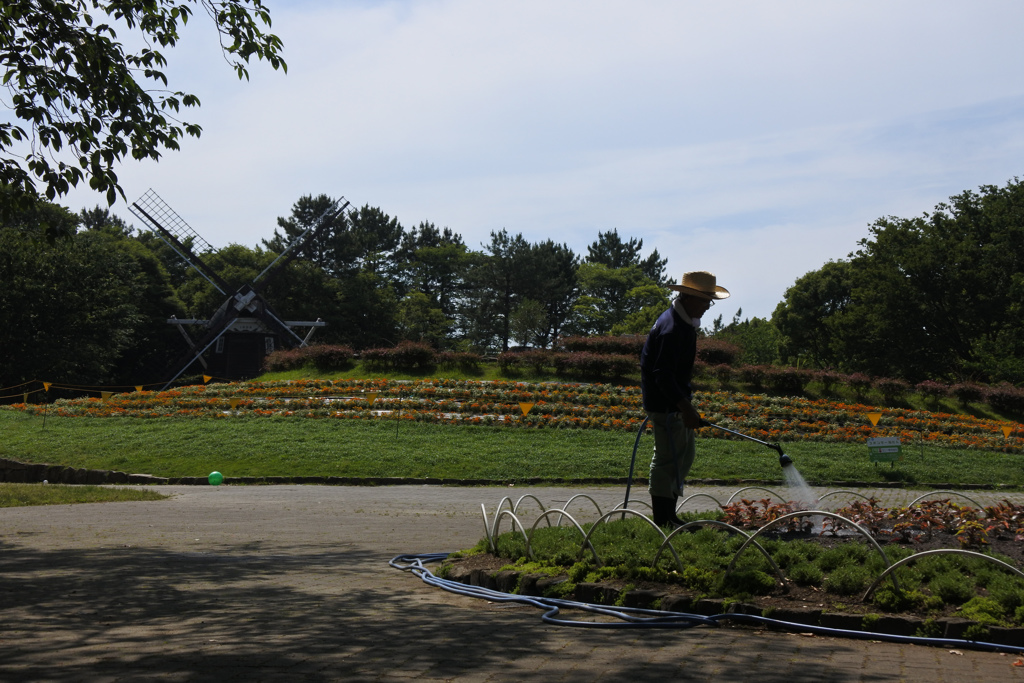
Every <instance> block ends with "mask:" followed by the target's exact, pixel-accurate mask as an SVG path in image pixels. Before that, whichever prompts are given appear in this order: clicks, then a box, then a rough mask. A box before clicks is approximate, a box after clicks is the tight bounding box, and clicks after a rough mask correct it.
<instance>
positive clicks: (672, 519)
mask: <svg viewBox="0 0 1024 683" xmlns="http://www.w3.org/2000/svg"><path fill="white" fill-rule="evenodd" d="M675 506H676V501H675V499H674V498H665V497H664V496H651V510H652V513H653V514H652V519H653V520H654V523H655V524H657V525H658V526H660V527H669V528H672V529H674V528H676V527H677V526H679V524H677V520H676V507H675Z"/></svg>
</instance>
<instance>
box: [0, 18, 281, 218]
mask: <svg viewBox="0 0 1024 683" xmlns="http://www.w3.org/2000/svg"><path fill="white" fill-rule="evenodd" d="M197 5H198V6H200V7H202V8H203V9H204V10H205V11H206V13H207V14H208V15H209V16H210V18H211V20H212V21H213V23H214V25H215V26H216V28H217V31H218V33H219V35H220V44H221V48H222V50H223V54H224V57H225V59H226V60H227V62H228V64H229V65H230V66H231V67H232V68H234V70H235V72H236V73H237V75H238V77H239V78H240V79H241V78H245V79H248V77H249V72H248V64H249V62H250V60H251V59H252V58H253V57H255V58H256V59H258V60H261V61H266V62H267V63H268V64H270V65H271V66H272V67H273V68H274V69H282V70H284V71H287V64H286V63H285V61H284V59H282V57H281V51H282V43H281V39H280V38H278V37H277V36H276V35H273V34H272V33H270V32H269V29H270V27H271V20H270V12H269V10H268V9H267V7H266V6H265V5H264V4H263V2H262V1H261V0H227V1H226V2H213V1H212V0H184V1H179V2H175V1H174V0H71V1H64V2H61V1H56V0H13V1H8V0H4V1H3V2H0V70H2V74H3V75H2V82H0V83H2V86H3V88H4V89H5V90H6V96H5V97H0V104H2V106H3V107H4V108H6V109H7V110H8V112H9V113H10V115H9V116H8V117H6V119H7V120H0V185H4V186H7V187H8V188H10V190H11V192H10V193H8V194H6V195H5V196H6V197H9V198H10V200H11V201H17V202H19V203H20V204H22V205H24V202H26V201H33V200H37V199H39V198H41V197H43V196H45V197H46V198H47V199H49V200H53V199H55V198H56V197H58V196H62V195H64V194H67V192H68V191H69V190H70V189H71V188H72V187H75V186H77V185H78V184H79V183H81V182H84V181H87V182H88V183H89V186H90V187H91V188H93V189H94V190H96V191H98V192H104V193H106V198H107V202H108V203H109V204H113V203H114V202H115V201H116V200H117V196H118V195H120V196H121V197H122V199H123V198H124V190H123V189H122V188H121V186H120V184H119V182H118V178H117V174H116V172H115V170H114V168H115V166H116V165H117V164H118V163H119V162H120V161H121V160H123V159H126V158H128V157H131V158H133V159H154V160H156V159H159V158H160V156H161V154H162V152H163V150H177V149H179V148H180V142H181V140H182V139H183V138H184V136H186V135H189V136H192V137H199V136H200V134H201V133H202V128H201V127H200V126H199V125H198V124H195V123H188V122H185V121H182V120H180V119H179V118H178V115H179V113H180V111H181V109H182V108H183V107H185V108H188V107H198V106H199V104H200V103H199V98H198V97H196V96H195V95H193V94H189V93H186V92H183V91H180V90H171V89H169V88H170V85H169V83H168V79H167V76H166V75H165V73H164V71H163V70H164V69H165V68H166V66H167V58H166V57H165V56H164V54H163V52H162V51H163V50H166V49H168V48H173V47H174V46H175V45H176V44H177V42H178V40H179V38H180V32H181V30H182V29H184V27H185V26H186V24H187V23H188V21H189V19H190V18H192V15H193V7H194V6H197ZM118 31H129V32H131V33H132V34H133V35H135V36H138V37H141V38H142V43H143V44H144V47H142V48H141V49H139V50H138V51H136V52H130V51H126V50H125V47H124V45H123V44H122V43H121V42H120V40H119V37H118V33H117V32H118Z"/></svg>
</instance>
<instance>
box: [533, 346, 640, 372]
mask: <svg viewBox="0 0 1024 683" xmlns="http://www.w3.org/2000/svg"><path fill="white" fill-rule="evenodd" d="M552 361H553V364H554V366H555V373H556V374H558V375H563V376H575V377H591V378H611V377H623V376H625V375H629V374H632V373H635V372H637V370H638V367H639V363H640V361H639V359H638V358H637V357H634V356H623V355H613V354H598V353H588V352H586V351H576V352H573V353H556V354H554V356H553V358H552Z"/></svg>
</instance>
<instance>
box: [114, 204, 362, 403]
mask: <svg viewBox="0 0 1024 683" xmlns="http://www.w3.org/2000/svg"><path fill="white" fill-rule="evenodd" d="M348 206H349V203H348V202H347V201H345V200H344V199H341V200H339V201H337V202H335V203H334V205H332V206H331V207H330V208H329V209H328V210H327V211H325V212H324V214H323V215H321V216H320V218H319V219H318V220H317V222H316V223H315V224H314V225H313V226H311V227H310V228H308V229H307V230H306V231H305V232H303V233H302V234H301V235H299V236H298V237H297V238H295V239H294V240H293V241H292V243H291V244H290V245H289V246H288V247H287V248H286V249H285V250H284V251H283V252H282V253H281V255H280V256H278V257H277V258H276V259H275V260H274V262H273V263H271V264H270V265H269V266H267V268H266V269H264V271H263V272H262V273H260V274H259V275H257V276H256V277H255V278H253V280H252V281H251V282H249V283H247V284H245V285H242V286H241V287H238V288H233V287H231V286H230V285H229V284H228V283H227V282H226V281H225V280H224V279H223V278H221V277H220V275H219V274H218V273H217V272H216V271H214V270H213V269H212V268H210V267H209V266H208V265H207V264H206V263H204V262H203V260H202V259H201V258H200V257H199V256H198V255H197V251H198V252H201V253H209V252H210V251H212V248H211V247H210V245H209V243H207V242H206V240H204V239H203V238H202V237H200V236H199V234H198V233H196V232H195V230H193V229H192V227H191V226H189V225H188V223H186V222H185V221H184V220H183V219H182V218H181V217H180V216H178V214H177V213H175V212H174V210H173V209H171V208H170V207H169V206H167V204H166V203H165V202H164V201H163V200H162V199H160V197H159V196H158V195H157V194H156V193H155V192H153V190H149V191H148V192H146V194H144V195H143V196H142V197H140V198H139V200H138V201H136V202H135V203H133V204H132V205H131V207H130V209H131V212H132V213H133V214H135V216H136V217H138V218H139V220H141V221H142V222H143V223H145V224H146V225H147V226H148V227H149V228H150V229H152V230H154V231H155V232H156V234H157V235H158V236H159V237H160V238H161V239H162V240H163V241H164V242H165V243H167V245H168V246H170V247H171V249H173V250H174V251H175V252H176V253H177V254H178V255H179V256H180V257H181V258H182V259H184V260H185V261H186V262H187V263H188V264H189V265H190V266H192V267H193V268H194V269H195V270H196V271H198V272H199V274H200V275H202V276H203V277H204V278H205V279H206V280H207V281H208V282H209V283H210V284H211V285H213V287H214V288H216V289H217V290H218V291H219V292H220V293H221V294H223V295H224V296H225V297H226V299H225V301H224V302H223V303H222V304H221V305H220V307H219V308H218V309H217V311H216V313H214V314H213V316H211V317H210V319H209V320H198V319H185V320H181V319H178V318H175V317H171V318H170V319H169V320H168V321H167V322H168V323H170V324H172V325H177V326H178V329H179V330H180V331H181V333H182V335H183V336H184V338H185V340H186V342H187V343H188V350H186V351H185V352H184V353H182V355H181V357H180V358H178V359H176V360H175V361H174V362H173V363H172V364H171V366H170V371H169V372H168V376H169V379H168V381H167V384H166V385H165V386H164V388H165V389H166V388H168V387H169V386H171V384H173V383H174V381H175V380H176V379H178V377H180V376H181V375H182V374H184V372H185V371H186V370H188V369H189V368H190V367H193V366H197V365H198V366H201V371H202V372H203V373H205V374H208V375H212V376H215V377H223V378H225V379H249V378H252V377H255V376H257V375H259V374H260V373H261V372H262V371H263V360H264V358H265V357H266V356H267V355H269V354H270V353H272V352H273V351H275V350H276V349H281V348H295V347H299V346H306V345H307V344H308V342H309V339H310V337H311V336H312V334H313V332H314V331H315V330H316V328H318V327H323V326H324V325H326V324H327V323H325V322H323V321H322V320H320V319H317V320H315V321H301V320H284V319H282V318H281V317H280V316H279V315H278V314H277V313H276V312H275V311H274V310H273V308H271V306H270V304H269V303H268V302H267V300H266V299H265V298H264V296H263V293H262V291H263V289H264V288H265V287H266V286H267V284H268V283H269V282H271V281H272V280H273V279H274V277H276V276H277V275H278V274H279V273H280V272H281V271H282V270H283V269H284V268H285V266H287V265H288V264H289V263H290V262H291V261H292V259H294V258H295V256H297V255H298V252H299V251H301V249H302V248H303V247H304V246H305V245H307V244H308V243H309V242H310V241H312V240H313V239H315V238H316V237H317V236H318V235H319V234H320V232H322V231H323V229H324V228H326V226H328V225H329V224H330V222H331V221H332V220H333V219H334V218H335V217H336V216H337V215H338V214H340V213H341V212H343V211H345V210H346V208H348ZM232 290H234V291H232ZM186 328H198V331H197V332H193V334H189V332H188V331H187V330H186ZM296 329H299V330H304V331H305V335H304V336H299V334H298V333H297V332H296ZM194 371H199V370H198V369H197V370H194Z"/></svg>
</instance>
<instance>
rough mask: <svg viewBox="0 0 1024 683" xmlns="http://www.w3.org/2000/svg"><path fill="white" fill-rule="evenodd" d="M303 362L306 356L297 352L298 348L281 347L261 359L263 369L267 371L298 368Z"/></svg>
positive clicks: (304, 362) (283, 370) (284, 370)
mask: <svg viewBox="0 0 1024 683" xmlns="http://www.w3.org/2000/svg"><path fill="white" fill-rule="evenodd" d="M305 364H306V358H305V357H304V356H303V355H302V354H301V353H299V349H281V350H280V351H274V352H273V353H271V354H270V355H268V356H267V357H266V358H264V359H263V369H264V370H266V371H267V372H287V371H288V370H298V369H299V368H301V367H302V366H303V365H305Z"/></svg>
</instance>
